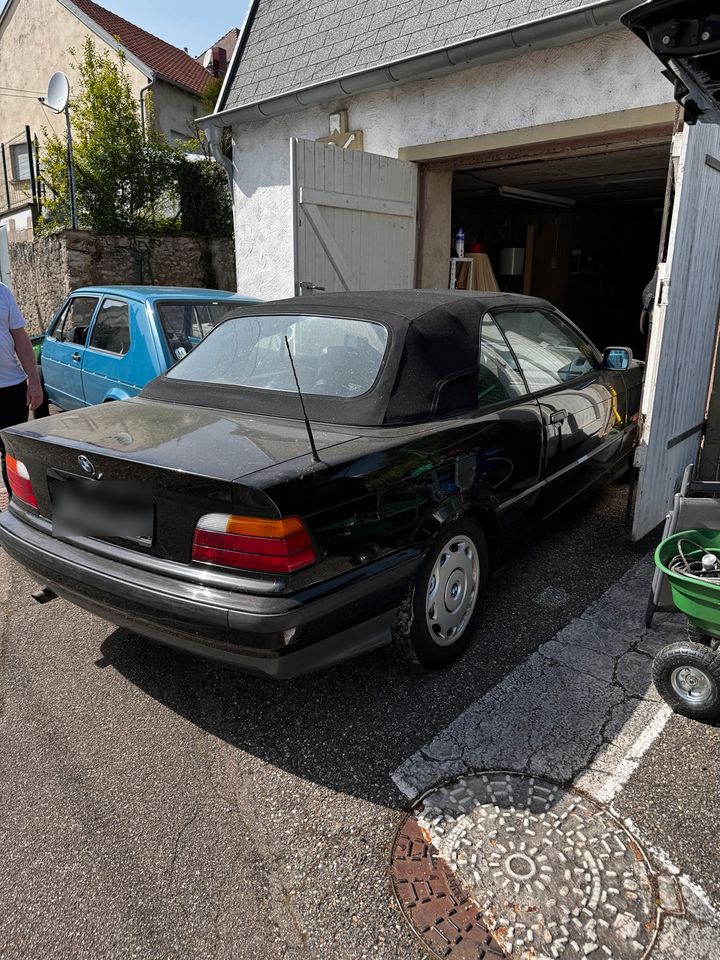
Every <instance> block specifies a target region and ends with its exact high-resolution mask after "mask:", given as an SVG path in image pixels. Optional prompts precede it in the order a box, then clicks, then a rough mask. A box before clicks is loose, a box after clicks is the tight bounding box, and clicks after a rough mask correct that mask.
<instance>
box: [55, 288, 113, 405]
mask: <svg viewBox="0 0 720 960" xmlns="http://www.w3.org/2000/svg"><path fill="white" fill-rule="evenodd" d="M99 302H100V298H99V297H97V296H92V295H88V294H81V295H78V296H71V297H69V298H68V300H67V303H66V304H65V306H64V307H63V308H62V309H61V311H60V313H59V315H58V317H57V319H56V320H55V322H54V323H53V325H52V327H51V328H50V331H49V333H48V335H47V337H46V338H45V342H44V343H43V347H42V371H43V378H44V381H45V387H46V389H47V392H48V396H49V397H50V400H51V402H52V403H54V404H55V405H56V406H58V407H60V408H61V409H62V410H74V409H76V408H77V407H83V406H85V395H84V393H83V384H82V363H83V357H84V355H85V349H86V347H85V341H86V339H87V335H88V330H89V329H90V325H91V324H92V319H93V316H94V315H95V311H96V309H97V306H98V303H99Z"/></svg>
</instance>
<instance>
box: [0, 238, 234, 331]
mask: <svg viewBox="0 0 720 960" xmlns="http://www.w3.org/2000/svg"><path fill="white" fill-rule="evenodd" d="M10 264H11V270H12V280H11V282H12V288H13V292H14V294H15V297H16V298H17V301H18V303H19V304H20V308H21V310H22V311H23V315H24V316H25V319H26V320H27V323H28V329H29V331H30V332H31V333H40V332H42V330H44V329H45V327H46V326H47V325H48V323H49V322H50V320H51V319H52V317H53V314H54V313H55V311H56V310H57V308H58V307H59V306H60V304H61V303H62V301H63V299H64V298H65V297H66V296H67V294H68V293H69V292H70V291H71V290H74V289H75V288H77V287H84V286H89V285H96V284H99V285H108V284H113V285H114V284H120V283H129V284H148V285H153V286H158V285H159V286H164V285H166V286H173V287H216V288H218V289H221V290H235V289H236V283H235V257H234V251H233V242H232V240H228V239H221V238H206V237H196V236H183V235H175V234H169V235H137V234H98V233H90V232H88V231H82V230H77V231H74V230H65V231H63V232H62V233H58V234H55V235H54V236H51V237H40V238H38V239H36V240H34V241H33V242H32V243H13V244H11V246H10Z"/></svg>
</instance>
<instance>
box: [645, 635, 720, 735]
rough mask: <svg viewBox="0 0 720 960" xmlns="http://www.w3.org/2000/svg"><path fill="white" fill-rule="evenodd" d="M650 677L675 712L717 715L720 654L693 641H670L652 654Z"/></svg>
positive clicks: (719, 711) (719, 714)
mask: <svg viewBox="0 0 720 960" xmlns="http://www.w3.org/2000/svg"><path fill="white" fill-rule="evenodd" d="M652 678H653V682H654V684H655V686H656V688H657V691H658V693H659V694H660V696H661V697H662V698H663V700H664V701H665V702H666V703H667V704H669V706H671V707H672V708H673V710H674V711H675V712H676V713H680V714H682V715H683V716H685V717H692V718H693V720H717V719H718V718H719V717H720V654H717V653H715V652H714V651H713V650H711V649H710V648H709V647H706V646H704V645H703V644H700V643H693V642H692V640H678V641H677V643H669V644H668V645H667V646H666V647H663V648H662V650H659V651H658V653H657V654H656V655H655V659H654V660H653V666H652Z"/></svg>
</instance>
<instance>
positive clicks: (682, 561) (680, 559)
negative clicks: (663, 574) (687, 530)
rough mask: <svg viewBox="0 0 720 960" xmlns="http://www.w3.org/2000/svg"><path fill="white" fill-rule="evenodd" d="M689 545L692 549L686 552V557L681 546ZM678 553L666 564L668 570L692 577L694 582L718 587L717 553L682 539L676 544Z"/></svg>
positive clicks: (718, 565)
mask: <svg viewBox="0 0 720 960" xmlns="http://www.w3.org/2000/svg"><path fill="white" fill-rule="evenodd" d="M684 543H686V544H689V545H690V546H691V547H693V549H692V550H690V551H688V554H689V555H690V556H688V555H687V554H686V553H685V551H684V550H683V544H684ZM677 548H678V552H677V554H676V555H675V556H674V557H673V558H672V560H671V561H670V563H669V564H668V570H672V572H673V573H679V574H681V575H682V576H685V577H693V578H694V579H695V580H702V581H704V582H705V583H713V584H717V585H718V586H720V557H718V555H717V552H713V551H711V550H708V549H707V548H705V547H702V546H701V545H700V544H699V543H695V541H694V540H687V539H685V538H682V539H680V540H678V542H677Z"/></svg>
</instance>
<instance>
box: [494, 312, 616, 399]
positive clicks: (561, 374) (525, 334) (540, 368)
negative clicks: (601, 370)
mask: <svg viewBox="0 0 720 960" xmlns="http://www.w3.org/2000/svg"><path fill="white" fill-rule="evenodd" d="M494 317H495V319H496V320H497V322H498V325H499V326H500V328H501V329H502V331H503V333H504V334H505V336H506V337H507V338H508V340H509V342H510V346H511V347H512V348H513V351H514V353H515V356H516V357H517V358H518V362H519V363H520V368H521V370H522V372H523V374H524V376H525V380H526V381H527V384H528V387H529V388H530V391H531V392H532V393H537V392H538V391H540V390H547V389H548V387H556V386H557V385H558V384H559V383H567V382H568V381H570V380H575V379H576V378H577V377H581V376H582V375H583V374H585V373H589V372H590V371H591V370H595V369H596V368H597V366H598V364H597V361H596V359H595V353H594V351H593V349H592V347H591V346H590V344H589V343H588V342H587V341H586V340H583V338H582V337H580V336H579V335H578V334H577V333H576V332H575V331H574V330H572V329H571V328H570V327H569V326H568V325H567V324H566V323H565V321H564V320H563V319H562V317H560V316H557V315H556V314H554V313H548V312H546V311H544V310H497V311H495V313H494Z"/></svg>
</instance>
